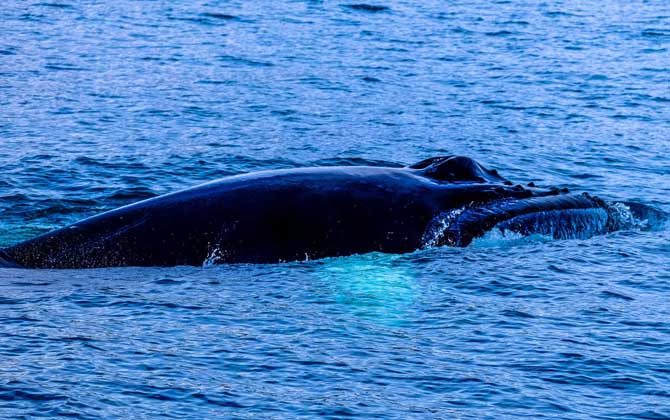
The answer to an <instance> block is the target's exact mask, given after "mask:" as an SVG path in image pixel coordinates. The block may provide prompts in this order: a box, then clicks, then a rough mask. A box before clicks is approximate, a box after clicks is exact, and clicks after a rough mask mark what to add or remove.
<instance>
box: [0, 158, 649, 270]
mask: <svg viewBox="0 0 670 420" xmlns="http://www.w3.org/2000/svg"><path fill="white" fill-rule="evenodd" d="M636 209H638V218H636V217H634V215H633V214H632V213H631V212H630V211H629V210H625V211H624V212H623V213H622V212H621V207H620V206H613V205H610V204H607V203H606V202H604V201H603V200H601V199H599V198H597V197H592V196H590V195H589V194H586V193H583V194H571V193H570V192H569V191H568V190H567V189H563V190H559V189H557V188H549V189H544V188H537V187H535V186H534V185H533V184H531V185H530V186H528V187H522V186H521V185H513V183H512V182H510V181H509V180H506V179H505V178H503V177H501V176H500V175H499V174H498V172H497V171H495V170H488V169H486V168H484V167H483V166H481V165H480V164H479V163H477V162H475V161H474V160H472V159H470V158H467V157H462V156H443V157H435V158H430V159H426V160H423V161H421V162H419V163H416V164H414V165H410V166H409V167H406V168H387V167H372V166H360V167H359V166H351V167H328V168H306V169H291V170H276V171H265V172H258V173H250V174H245V175H238V176H231V177H228V178H224V179H221V180H218V181H213V182H210V183H207V184H204V185H201V186H198V187H194V188H190V189H187V190H184V191H180V192H176V193H172V194H168V195H165V196H162V197H157V198H153V199H150V200H146V201H142V202H139V203H136V204H132V205H128V206H125V207H122V208H119V209H117V210H113V211H110V212H107V213H103V214H101V215H98V216H94V217H91V218H89V219H85V220H83V221H81V222H78V223H75V224H73V225H71V226H67V227H65V228H62V229H59V230H56V231H53V232H50V233H47V234H45V235H43V236H40V237H37V238H35V239H31V240H28V241H26V242H23V243H19V244H17V245H15V246H12V247H10V248H7V249H5V250H4V251H3V253H2V260H3V264H4V265H6V266H16V267H31V268H92V267H109V266H175V265H202V264H212V263H245V262H248V263H277V262H285V261H295V260H308V259H318V258H325V257H339V256H347V255H352V254H361V253H368V252H373V251H379V252H385V253H406V252H412V251H415V250H417V249H422V248H426V247H430V246H439V245H450V246H461V247H462V246H467V245H468V244H469V243H470V242H472V240H473V239H475V238H478V237H481V236H483V235H484V234H485V233H486V232H488V231H490V230H492V229H498V230H500V231H511V232H514V233H518V234H523V235H531V234H542V235H548V236H551V237H553V238H556V239H567V238H588V237H591V236H593V235H598V234H605V233H609V232H614V231H616V230H620V229H628V228H632V227H635V226H636V225H638V224H639V223H638V221H639V217H648V214H649V213H654V214H658V215H661V214H662V213H660V212H655V211H654V210H653V209H652V208H649V207H645V206H643V205H638V206H636ZM661 217H662V216H661Z"/></svg>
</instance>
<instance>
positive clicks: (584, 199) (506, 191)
mask: <svg viewBox="0 0 670 420" xmlns="http://www.w3.org/2000/svg"><path fill="white" fill-rule="evenodd" d="M407 168H408V169H410V170H413V171H415V172H416V174H417V175H420V176H423V177H425V178H428V179H429V180H431V181H432V182H434V183H436V184H437V185H439V186H440V187H441V188H442V191H446V197H447V198H446V199H445V200H444V204H443V205H442V206H441V208H440V210H439V212H438V213H437V214H436V215H435V216H434V217H433V218H432V220H431V222H430V223H429V224H428V226H427V228H426V231H425V232H424V235H423V241H422V242H423V245H424V246H441V245H449V246H467V245H469V244H470V243H471V242H472V240H473V239H475V238H478V237H481V236H483V235H485V234H486V233H487V232H492V231H493V232H495V231H500V232H502V233H506V232H512V233H515V234H521V235H524V236H528V235H534V234H539V235H543V236H549V237H552V238H555V239H573V238H574V239H585V238H588V237H591V236H594V235H599V234H604V233H609V232H613V231H616V230H621V229H627V228H633V227H643V226H642V224H641V223H640V222H641V221H640V220H639V219H638V218H637V217H636V215H640V214H642V213H644V212H646V213H649V212H650V209H649V208H648V206H642V205H636V206H634V207H633V208H632V209H631V207H630V206H627V205H626V204H624V203H616V204H615V203H607V202H605V201H604V200H602V199H600V198H598V197H593V196H591V195H589V194H588V193H582V194H573V193H570V191H568V190H567V189H565V188H563V189H559V188H556V187H549V188H538V187H536V186H535V185H534V184H532V183H531V184H529V185H528V186H527V187H523V186H521V185H514V184H513V183H512V182H511V181H509V180H507V179H505V178H503V177H502V176H501V175H500V174H499V173H498V172H497V171H496V170H495V169H487V168H486V167H484V166H483V165H481V164H480V163H478V162H477V161H475V160H474V159H471V158H469V157H465V156H439V157H433V158H430V159H425V160H422V161H420V162H418V163H415V164H413V165H410V166H408V167H407ZM463 197H465V199H463ZM640 207H644V209H643V210H644V212H643V211H640Z"/></svg>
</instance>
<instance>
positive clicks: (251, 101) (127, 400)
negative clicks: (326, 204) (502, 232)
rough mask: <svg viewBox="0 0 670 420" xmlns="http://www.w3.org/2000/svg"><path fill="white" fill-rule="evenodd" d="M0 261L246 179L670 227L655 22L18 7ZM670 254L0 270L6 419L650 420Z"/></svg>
mask: <svg viewBox="0 0 670 420" xmlns="http://www.w3.org/2000/svg"><path fill="white" fill-rule="evenodd" d="M0 22H1V23H2V24H1V25H0V35H1V36H0V144H1V145H2V147H0V167H1V168H2V171H1V175H0V245H2V246H6V245H9V244H12V243H14V242H16V241H19V240H22V239H26V238H29V237H32V236H34V235H36V234H38V233H41V232H45V231H47V230H49V229H51V228H54V227H60V226H63V225H64V224H67V223H69V222H72V221H75V220H78V219H80V218H82V217H86V216H90V215H93V214H96V213H98V212H100V211H103V210H107V209H111V208H114V207H117V206H120V205H123V204H127V203H130V202H134V201H137V200H139V199H144V198H149V197H152V196H155V195H159V194H163V193H166V192H170V191H174V190H177V189H180V188H184V187H188V186H191V185H194V184H196V183H198V182H204V181H208V180H212V179H216V178H218V177H221V176H225V175H229V174H235V173H241V172H247V171H252V170H259V169H274V168H287V167H298V166H308V165H336V164H365V163H374V164H383V163H393V164H409V163H413V162H416V161H419V160H421V159H424V158H427V157H430V156H434V155H440V154H462V155H468V156H471V157H474V158H476V159H478V160H480V161H481V162H482V163H484V164H485V165H487V166H489V167H494V168H496V169H498V170H500V171H501V173H502V174H503V175H505V176H507V177H509V178H511V179H513V180H514V181H516V182H530V181H533V182H535V183H536V184H538V185H545V186H547V185H555V186H559V187H561V188H562V187H567V188H570V189H573V190H575V191H588V192H590V193H593V194H596V195H598V196H600V197H603V198H605V199H608V200H637V201H641V202H644V203H647V204H653V205H656V206H658V207H660V208H662V209H665V210H669V209H670V202H669V200H668V193H669V192H670V184H669V183H668V182H667V179H668V175H669V174H670V169H668V160H667V156H670V142H669V141H668V139H669V138H670V124H669V123H668V121H670V106H669V105H670V73H668V65H669V64H670V59H669V57H670V54H669V49H670V12H669V11H668V8H667V3H666V2H664V1H639V0H633V1H625V2H624V1H617V0H611V1H607V2H598V3H597V4H596V3H592V4H584V3H583V2H577V1H558V2H550V3H544V2H506V1H499V2H494V3H491V2H485V1H479V0H473V1H467V2H460V3H459V4H449V3H445V2H439V1H430V0H429V1H421V2H411V1H388V2H387V1H383V2H374V3H361V2H347V1H342V2H319V1H274V2H270V1H247V2H237V1H233V2H204V1H196V2H186V1H172V2H162V1H156V2H141V3H138V2H131V1H126V0H121V1H117V2H114V3H113V4H112V3H109V2H107V3H99V2H94V1H82V2H73V3H71V2H66V1H65V2H58V3H57V2H19V1H14V0H9V1H5V2H4V3H3V7H2V10H0ZM669 240H670V235H669V234H668V233H667V231H656V232H640V231H636V230H633V231H625V232H618V233H615V234H611V235H607V236H600V237H594V238H592V239H588V240H566V241H545V240H541V239H538V238H530V239H512V240H509V239H507V240H505V239H503V238H488V239H487V240H482V241H478V242H476V243H475V244H474V245H472V246H471V247H469V248H466V249H449V248H439V249H429V250H425V251H419V252H416V253H413V254H408V255H402V256H393V255H384V254H369V255H362V256H352V257H348V258H338V259H328V260H322V261H308V262H299V263H290V264H280V265H239V266H235V265H234V266H221V267H204V268H203V267H178V268H170V269H165V268H142V269H138V268H124V269H103V270H79V271H49V270H43V271H34V270H12V269H2V270H0V357H1V358H2V363H0V417H5V418H33V417H38V416H45V417H75V418H90V419H98V418H138V419H139V418H156V417H159V416H160V417H166V418H170V417H172V418H179V419H184V418H192V419H201V418H225V417H231V418H277V419H283V418H314V417H316V416H318V415H321V416H324V417H331V418H350V417H360V418H397V419H408V418H445V419H446V418H473V419H474V418H476V419H480V418H491V419H501V418H520V417H530V418H570V419H574V418H589V419H592V418H599V419H610V418H611V419H614V418H617V419H619V418H631V419H640V418H667V417H670V399H669V397H670V382H669V380H668V377H669V376H670V375H669V373H670V372H669V371H668V368H667V366H668V365H670V356H668V355H667V351H666V350H667V348H668V345H670V322H668V319H670V306H669V305H668V303H667V302H668V299H667V297H668V293H669V292H670V278H669V274H668V270H667V268H666V267H669V266H670V241H669Z"/></svg>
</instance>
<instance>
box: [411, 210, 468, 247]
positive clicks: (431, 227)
mask: <svg viewBox="0 0 670 420" xmlns="http://www.w3.org/2000/svg"><path fill="white" fill-rule="evenodd" d="M464 210H465V207H461V208H459V209H453V210H449V211H443V212H441V213H440V214H439V215H437V216H436V217H434V218H433V220H431V221H430V223H429V224H428V227H427V228H426V231H425V232H424V233H423V236H422V238H421V247H422V248H434V247H436V246H440V245H450V246H453V245H455V244H454V243H446V244H443V243H442V241H443V240H444V238H445V237H446V235H445V232H446V231H447V230H448V229H449V228H450V227H451V225H452V224H453V223H454V222H455V221H456V220H457V219H458V217H459V216H460V215H461V214H462V213H463V211H464Z"/></svg>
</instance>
